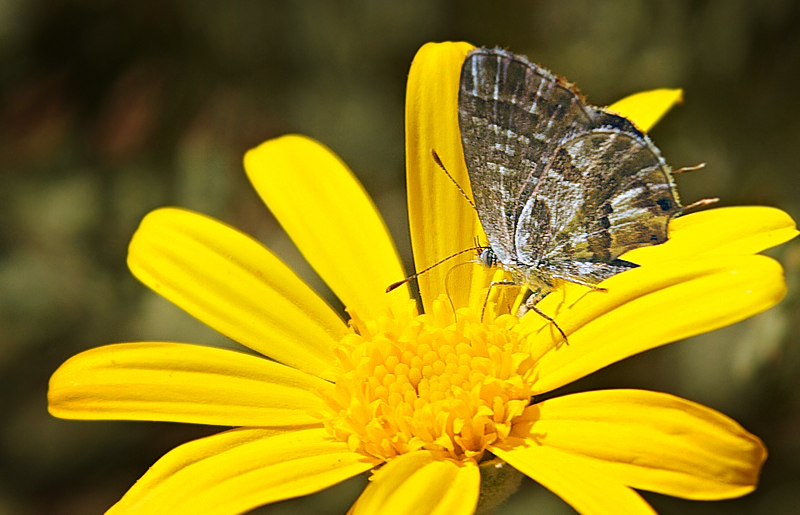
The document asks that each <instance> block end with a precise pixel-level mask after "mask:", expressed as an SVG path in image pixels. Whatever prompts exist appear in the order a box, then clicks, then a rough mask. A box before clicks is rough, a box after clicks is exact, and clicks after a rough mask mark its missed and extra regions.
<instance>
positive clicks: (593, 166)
mask: <svg viewBox="0 0 800 515" xmlns="http://www.w3.org/2000/svg"><path fill="white" fill-rule="evenodd" d="M597 125H598V127H597V128H595V129H593V130H591V131H590V132H587V133H583V134H578V135H576V136H574V137H572V138H568V139H567V140H565V141H564V142H563V144H562V146H561V148H560V149H559V150H558V155H557V156H556V158H555V161H556V162H557V165H558V166H554V167H553V168H558V170H554V171H553V173H548V175H547V177H545V179H544V180H543V181H542V186H541V188H540V190H539V192H537V194H536V195H535V197H534V198H531V199H528V201H527V204H526V207H525V208H524V209H523V211H522V213H521V216H520V221H519V224H518V226H517V232H516V235H515V243H516V245H517V249H518V252H519V254H520V256H522V257H524V258H525V259H531V258H534V257H539V259H540V263H541V266H542V267H543V268H545V269H550V270H558V269H559V268H563V269H564V271H565V273H566V271H567V270H574V269H575V266H574V263H575V262H583V263H584V267H583V269H584V270H586V276H587V280H588V279H589V277H590V276H591V277H598V278H600V279H601V280H602V279H603V278H606V277H610V276H611V275H614V274H615V273H618V272H613V267H612V268H609V267H607V266H600V265H598V266H597V267H594V268H597V270H593V269H592V266H590V263H598V264H601V263H602V264H605V265H607V264H610V263H612V262H613V261H614V260H616V259H617V258H618V257H619V256H620V255H622V254H624V253H625V252H627V251H629V250H632V249H635V248H638V247H643V246H646V245H657V244H659V243H663V242H664V241H666V239H667V225H668V223H669V220H670V219H671V218H672V217H674V216H675V215H677V214H679V213H680V212H681V211H682V207H681V204H680V201H679V200H678V194H677V191H676V189H675V184H674V182H673V180H672V175H671V172H670V170H669V167H668V165H667V164H666V163H665V162H664V160H663V159H662V158H661V155H660V153H659V151H658V149H657V148H656V147H655V146H654V145H653V144H652V143H651V142H650V140H649V139H648V138H647V137H646V136H645V135H644V134H642V133H641V132H639V131H638V130H637V129H636V128H635V127H633V126H632V125H631V124H630V122H628V121H627V120H625V119H624V118H620V117H617V116H614V115H609V114H606V113H603V112H602V111H598V115H597ZM528 205H530V208H529V207H528ZM528 212H530V213H531V217H532V218H536V219H537V220H538V222H535V223H534V222H531V221H530V220H529V218H528ZM537 225H538V226H547V227H546V229H547V230H546V231H545V232H544V233H542V232H541V227H539V228H537V227H536V226H537ZM529 227H531V229H528V228H529ZM533 229H537V230H539V231H540V232H539V234H534V233H533V232H531V231H532V230H533ZM543 234H544V237H543ZM528 249H532V252H533V253H535V254H531V255H528V253H527V251H528ZM609 274H610V275H609ZM588 282H594V281H588Z"/></svg>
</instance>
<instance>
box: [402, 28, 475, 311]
mask: <svg viewBox="0 0 800 515" xmlns="http://www.w3.org/2000/svg"><path fill="white" fill-rule="evenodd" d="M472 48H473V47H472V45H469V44H467V43H437V44H435V43H428V44H426V45H425V46H423V47H422V48H421V49H420V50H419V52H417V55H416V57H414V61H413V63H411V71H410V72H409V75H408V90H407V92H406V182H407V185H408V216H409V225H410V230H411V244H412V246H413V249H414V263H415V266H416V270H417V271H420V270H422V269H424V268H426V267H428V266H430V265H432V264H434V263H436V262H437V261H439V260H442V259H444V258H447V257H449V256H452V255H453V254H455V253H457V252H460V251H464V250H466V249H470V248H471V247H474V246H475V237H476V236H477V235H479V234H483V232H482V229H481V225H480V222H479V221H478V217H477V213H476V212H475V210H474V209H472V207H471V206H470V205H469V203H468V202H467V200H466V199H465V198H464V196H463V195H462V193H461V192H460V191H459V189H458V187H456V185H455V184H453V182H452V181H451V180H450V179H449V178H448V177H447V175H445V173H444V172H443V171H442V170H441V169H440V168H439V167H438V166H437V165H436V163H435V162H434V160H433V157H432V156H431V149H433V150H435V151H436V153H437V154H438V155H439V157H440V158H441V160H442V163H443V164H444V166H445V167H446V168H447V171H448V172H449V173H450V175H451V176H452V177H453V179H454V180H455V181H456V182H457V183H458V184H459V185H460V187H461V188H462V189H463V190H464V191H465V192H467V193H468V194H469V192H470V191H471V190H470V184H469V178H468V176H467V168H466V164H465V163H464V152H463V150H462V149H461V133H460V131H459V128H458V84H459V79H460V76H461V65H462V64H463V62H464V58H465V57H466V55H467V53H468V52H469V51H470V50H471V49H472ZM483 241H486V240H485V237H484V239H483ZM475 255H476V254H475V253H474V252H467V253H464V254H462V255H460V256H458V257H456V258H454V259H452V260H449V261H447V262H446V263H444V264H442V265H439V266H437V267H435V268H433V269H431V270H430V271H429V272H426V273H424V274H422V275H421V276H420V277H419V278H418V279H417V281H418V282H419V290H420V296H421V297H422V303H423V305H424V307H425V311H426V312H431V311H432V309H433V301H434V300H436V298H437V296H438V295H439V294H440V293H442V292H444V291H447V292H448V294H449V295H450V297H451V299H452V300H453V303H454V305H455V306H456V308H458V307H463V306H466V305H467V304H468V303H469V301H470V298H471V297H472V296H473V295H475V296H476V298H477V297H479V296H480V289H481V288H483V287H484V286H485V285H486V283H487V282H488V274H487V273H484V272H483V270H482V269H481V267H480V265H477V264H475V265H465V266H459V267H457V268H456V266H457V265H458V264H460V263H465V262H467V261H470V260H474V259H475ZM451 270H452V271H453V272H452V274H451ZM478 302H482V299H481V300H480V301H478Z"/></svg>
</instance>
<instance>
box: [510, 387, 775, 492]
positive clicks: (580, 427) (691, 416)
mask: <svg viewBox="0 0 800 515" xmlns="http://www.w3.org/2000/svg"><path fill="white" fill-rule="evenodd" d="M529 409H532V410H536V411H537V412H538V415H537V417H536V422H534V424H533V428H532V430H531V435H530V437H529V440H530V442H531V444H532V445H541V446H544V447H549V448H553V449H557V450H558V451H563V453H565V454H569V455H578V456H582V457H584V458H585V461H586V462H587V465H588V464H591V466H593V467H596V468H597V469H598V470H600V472H601V474H602V475H603V477H606V478H608V479H613V480H615V481H618V482H620V483H622V484H625V485H628V486H631V487H633V488H638V489H641V490H649V491H651V492H658V493H662V494H666V495H671V496H675V497H683V498H687V499H698V500H717V499H729V498H732V497H739V496H742V495H744V494H746V493H749V492H751V491H752V490H754V489H755V487H756V484H757V483H758V474H759V471H760V470H761V466H762V464H763V463H764V460H765V459H766V458H767V450H766V449H765V448H764V445H763V444H762V443H761V440H759V439H758V437H756V436H754V435H752V434H750V433H748V432H747V431H745V430H744V429H743V428H742V427H741V426H740V425H739V424H737V423H736V422H735V421H734V420H732V419H730V418H728V417H726V416H725V415H722V414H721V413H719V412H717V411H714V410H712V409H709V408H706V407H705V406H701V405H699V404H696V403H694V402H689V401H686V400H683V399H680V398H678V397H674V396H672V395H667V394H664V393H656V392H647V391H642V390H605V391H593V392H584V393H578V394H573V395H566V396H564V397H557V398H554V399H550V400H547V401H544V402H541V403H539V404H537V405H536V406H533V407H531V408H529ZM534 442H535V443H534ZM511 452H512V453H513V452H514V451H511ZM524 452H525V451H522V453H524Z"/></svg>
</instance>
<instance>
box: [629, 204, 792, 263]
mask: <svg viewBox="0 0 800 515" xmlns="http://www.w3.org/2000/svg"><path fill="white" fill-rule="evenodd" d="M797 234H798V231H797V226H796V224H795V222H794V220H792V217H790V216H789V215H788V214H787V213H785V212H783V211H781V210H780V209H775V208H773V207H764V206H741V207H722V208H717V209H709V210H708V211H701V212H699V213H692V214H689V215H686V216H681V217H678V218H675V219H674V220H672V221H671V222H670V225H669V239H668V240H667V241H666V242H665V243H662V244H661V245H654V246H650V247H642V248H638V249H636V250H632V251H630V252H628V253H626V254H625V255H624V256H623V259H626V260H629V261H633V262H634V263H637V264H639V265H648V264H652V263H657V262H661V261H669V260H672V259H682V258H685V257H691V256H700V255H726V254H755V253H757V252H761V251H762V250H765V249H768V248H770V247H774V246H776V245H780V244H781V243H784V242H787V241H789V240H791V239H792V238H794V237H795V236H797Z"/></svg>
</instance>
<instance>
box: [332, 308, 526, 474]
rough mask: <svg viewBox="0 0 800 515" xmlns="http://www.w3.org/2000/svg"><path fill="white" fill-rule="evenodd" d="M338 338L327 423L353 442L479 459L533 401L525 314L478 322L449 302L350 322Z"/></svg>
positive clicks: (389, 452) (393, 451) (394, 451)
mask: <svg viewBox="0 0 800 515" xmlns="http://www.w3.org/2000/svg"><path fill="white" fill-rule="evenodd" d="M351 325H352V326H353V329H354V332H353V333H352V334H348V335H347V336H345V337H344V338H343V339H342V341H341V342H340V343H339V345H338V346H337V349H336V353H337V356H338V359H339V363H338V367H337V370H336V371H335V373H336V376H337V379H336V388H335V390H334V392H333V393H332V394H330V396H327V397H326V398H325V401H326V403H327V405H328V406H329V408H330V410H331V412H329V413H328V414H327V416H326V420H325V426H326V427H327V429H328V431H329V432H330V433H331V434H333V435H334V436H335V437H336V438H338V439H340V440H342V441H346V442H348V443H349V444H350V447H351V449H352V450H353V451H356V452H362V453H365V454H369V455H372V456H376V457H379V458H382V459H387V460H388V459H391V458H393V457H395V456H397V455H399V454H403V453H407V452H411V451H415V450H419V449H426V450H429V451H433V452H441V453H443V456H448V457H450V458H454V459H461V460H464V459H471V460H475V461H478V460H480V458H481V456H482V454H483V451H484V450H485V449H486V446H487V445H490V444H492V443H495V442H497V441H500V440H503V439H504V438H506V437H507V436H508V435H509V433H510V432H511V431H512V428H513V426H514V424H515V421H518V420H519V421H523V420H524V418H523V417H520V416H521V415H522V413H523V411H524V410H525V407H526V406H527V405H528V404H529V403H530V400H531V397H532V394H531V389H530V386H529V383H530V379H531V375H532V369H533V367H534V365H535V360H534V359H533V358H532V357H531V352H530V348H529V344H528V334H527V333H526V332H525V331H523V330H522V329H521V325H520V323H519V320H518V319H517V318H516V317H514V316H511V315H501V316H499V317H497V318H494V319H493V320H490V321H488V322H487V321H483V322H481V321H480V313H477V312H475V310H472V309H470V308H462V309H460V310H459V311H458V315H457V316H456V317H454V316H453V315H452V311H451V310H450V307H449V305H448V304H447V303H446V301H442V300H440V301H438V302H437V303H436V305H435V306H434V309H433V313H431V314H424V315H417V314H416V309H415V308H414V307H411V308H410V309H409V311H408V312H407V313H404V314H401V315H399V316H397V315H395V316H392V317H389V316H387V317H385V318H382V319H380V320H371V321H368V322H362V321H360V320H357V319H354V320H353V321H351Z"/></svg>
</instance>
